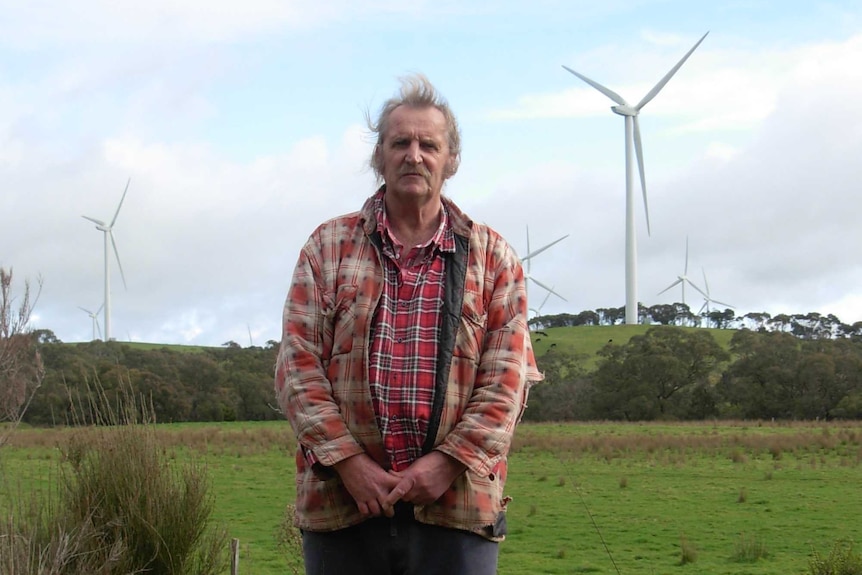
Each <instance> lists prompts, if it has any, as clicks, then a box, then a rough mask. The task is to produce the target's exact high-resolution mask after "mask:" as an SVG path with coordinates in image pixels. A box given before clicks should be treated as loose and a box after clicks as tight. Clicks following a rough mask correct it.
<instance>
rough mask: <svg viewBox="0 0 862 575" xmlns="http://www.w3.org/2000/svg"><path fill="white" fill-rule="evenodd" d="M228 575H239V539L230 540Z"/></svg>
mask: <svg viewBox="0 0 862 575" xmlns="http://www.w3.org/2000/svg"><path fill="white" fill-rule="evenodd" d="M230 575H239V539H236V538H233V539H231V540H230Z"/></svg>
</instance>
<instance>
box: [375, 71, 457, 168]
mask: <svg viewBox="0 0 862 575" xmlns="http://www.w3.org/2000/svg"><path fill="white" fill-rule="evenodd" d="M399 81H400V82H401V91H400V93H399V94H398V96H393V97H391V98H389V99H388V100H386V101H385V102H384V103H383V106H381V108H380V114H379V115H378V116H377V121H374V120H372V119H371V116H370V115H369V114H368V113H367V112H366V114H365V120H366V122H367V123H368V129H369V130H371V133H372V134H377V142H376V143H375V145H374V151H373V152H372V153H371V160H370V161H369V165H370V166H371V169H372V170H374V175H375V176H377V180H378V181H382V180H383V154H382V149H383V138H384V136H385V135H386V131H387V130H388V129H389V118H390V116H392V112H394V111H395V108H397V107H398V106H410V107H411V108H437V109H438V110H440V112H442V113H443V117H444V118H445V119H446V128H447V132H448V134H447V136H448V138H447V139H448V144H449V153H450V154H451V157H452V159H451V162H450V164H449V165H450V169H449V171H448V172H447V173H446V177H447V178H449V177H451V176H454V175H455V172H457V171H458V165H459V164H460V163H461V130H460V128H459V127H458V120H456V119H455V114H453V113H452V109H451V108H450V107H449V103H448V102H447V101H446V98H444V97H443V96H442V95H441V94H440V92H438V91H437V89H436V88H435V87H434V85H433V84H432V83H431V81H430V80H428V78H427V77H426V76H425V75H424V74H412V75H410V76H404V77H401V78H399Z"/></svg>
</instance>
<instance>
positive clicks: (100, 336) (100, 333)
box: [96, 319, 102, 339]
mask: <svg viewBox="0 0 862 575" xmlns="http://www.w3.org/2000/svg"><path fill="white" fill-rule="evenodd" d="M96 331H97V332H98V333H99V339H102V326H101V325H99V320H98V319H96Z"/></svg>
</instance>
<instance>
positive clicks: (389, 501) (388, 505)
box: [382, 477, 413, 517]
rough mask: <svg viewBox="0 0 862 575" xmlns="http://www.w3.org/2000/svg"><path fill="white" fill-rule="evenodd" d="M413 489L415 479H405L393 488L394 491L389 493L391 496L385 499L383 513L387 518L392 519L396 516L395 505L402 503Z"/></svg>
mask: <svg viewBox="0 0 862 575" xmlns="http://www.w3.org/2000/svg"><path fill="white" fill-rule="evenodd" d="M411 489H413V478H412V477H404V478H403V479H401V481H399V482H398V485H396V486H395V487H393V488H392V491H390V492H389V495H387V496H386V497H384V498H383V502H382V503H383V505H382V507H383V513H384V515H386V517H392V516H393V515H395V504H396V503H398V502H399V501H401V500H402V499H403V498H404V496H406V495H407V494H408V493H410V490H411Z"/></svg>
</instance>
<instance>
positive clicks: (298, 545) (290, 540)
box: [275, 505, 305, 575]
mask: <svg viewBox="0 0 862 575" xmlns="http://www.w3.org/2000/svg"><path fill="white" fill-rule="evenodd" d="M295 513H296V508H295V507H294V506H293V505H288V506H287V507H286V508H285V510H284V516H283V517H282V520H281V525H279V529H278V533H277V534H276V538H275V539H276V541H277V542H278V548H279V549H280V550H281V551H282V553H284V557H285V559H286V561H287V568H288V569H290V573H292V574H293V575H301V574H302V573H305V569H304V567H303V558H302V534H301V533H300V532H299V529H298V528H297V527H296V526H295V525H294V524H293V518H294V514H295Z"/></svg>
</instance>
